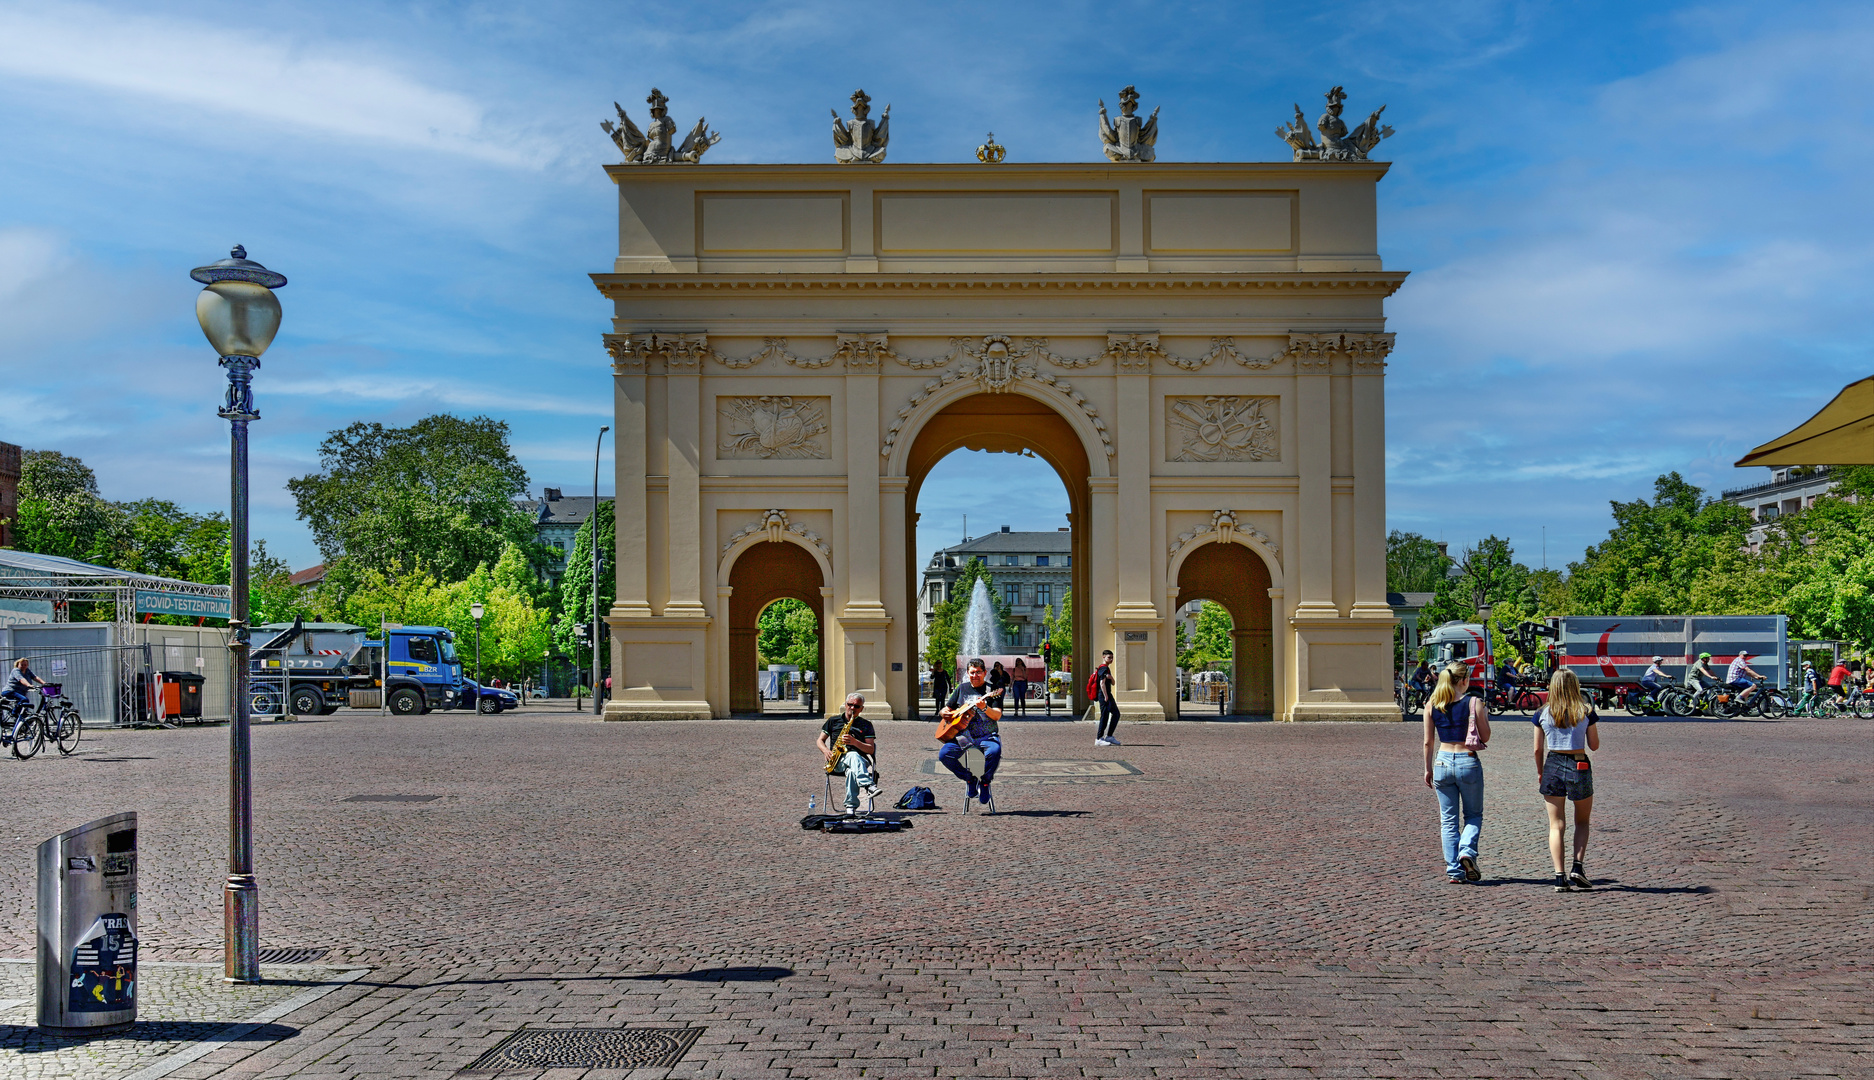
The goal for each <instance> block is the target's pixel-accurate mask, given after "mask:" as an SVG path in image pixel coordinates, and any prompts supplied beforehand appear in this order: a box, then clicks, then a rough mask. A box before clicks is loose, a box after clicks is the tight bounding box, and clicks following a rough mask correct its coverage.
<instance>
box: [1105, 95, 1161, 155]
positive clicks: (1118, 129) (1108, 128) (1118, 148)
mask: <svg viewBox="0 0 1874 1080" xmlns="http://www.w3.org/2000/svg"><path fill="white" fill-rule="evenodd" d="M1138 112H1139V92H1138V91H1137V90H1134V89H1133V88H1132V87H1130V86H1128V87H1126V88H1125V89H1123V90H1121V91H1120V92H1119V119H1118V120H1108V119H1107V118H1106V102H1105V101H1104V100H1102V101H1101V102H1100V149H1102V150H1105V151H1106V156H1107V158H1108V159H1110V160H1112V161H1138V162H1145V161H1152V160H1154V159H1155V158H1157V156H1158V153H1157V151H1155V150H1153V149H1152V147H1153V146H1154V145H1155V144H1156V143H1157V142H1158V110H1157V109H1153V110H1152V116H1151V119H1149V120H1143V121H1141V120H1140V119H1139V116H1138Z"/></svg>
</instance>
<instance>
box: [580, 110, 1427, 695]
mask: <svg viewBox="0 0 1874 1080" xmlns="http://www.w3.org/2000/svg"><path fill="white" fill-rule="evenodd" d="M1134 99H1135V100H1136V95H1134ZM1330 101H1332V98H1331V97H1330ZM854 102H855V110H856V109H857V107H858V106H859V105H860V104H861V103H860V102H859V96H858V95H855V99H854ZM1122 103H1124V99H1123V98H1122ZM653 104H656V102H653ZM1334 115H1335V117H1338V110H1337V109H1336V110H1334ZM624 119H625V118H624V117H623V115H622V110H621V120H624ZM860 119H861V120H864V117H863V116H861V118H860ZM625 122H626V123H627V124H628V123H629V121H628V120H625ZM664 122H665V123H668V121H664ZM1124 122H1131V124H1132V128H1131V131H1130V136H1129V137H1131V138H1132V139H1133V140H1134V142H1137V140H1138V133H1139V130H1140V129H1139V124H1138V118H1136V117H1134V116H1133V115H1132V110H1131V108H1130V107H1128V108H1127V109H1126V112H1125V115H1124V116H1123V117H1122V118H1121V121H1118V122H1115V125H1114V126H1115V127H1120V136H1121V137H1119V138H1117V139H1115V138H1111V137H1109V138H1107V143H1108V145H1107V147H1106V150H1107V155H1106V156H1107V157H1108V158H1109V159H1111V160H1109V161H1105V162H1099V163H1092V164H1017V163H1012V162H1001V163H995V162H996V161H997V159H998V158H999V157H1000V156H1001V155H1000V154H999V153H986V154H984V155H983V157H984V162H979V163H971V164H955V165H952V164H935V165H919V164H890V163H882V162H881V160H868V159H866V158H864V157H862V156H860V155H861V154H862V152H864V151H865V150H866V147H867V146H868V145H869V144H868V143H867V140H868V139H872V140H873V141H874V142H877V143H878V145H879V146H881V147H882V145H883V144H882V142H880V141H878V140H876V138H875V136H874V135H873V134H872V132H871V129H870V128H867V129H865V130H859V129H857V128H854V129H853V130H852V132H851V133H849V137H848V139H847V140H846V142H845V143H844V144H842V145H841V146H840V147H839V148H840V149H841V150H843V151H844V152H845V157H844V158H842V160H841V161H839V162H830V163H828V164H825V165H729V164H724V165H713V164H702V163H700V161H699V160H698V159H699V158H700V156H701V153H702V151H701V150H697V151H695V153H694V154H693V155H692V156H691V157H690V158H689V159H688V160H684V159H681V158H678V159H675V160H672V161H671V163H670V164H668V165H665V166H662V167H655V166H654V167H646V166H645V165H643V164H641V163H639V162H638V161H637V160H636V159H630V157H629V155H630V153H631V148H630V147H629V146H628V145H627V143H626V142H624V141H621V142H620V146H621V148H625V149H626V150H627V156H628V160H630V162H631V163H628V164H624V165H619V166H614V167H611V168H610V169H609V172H610V174H611V176H612V178H613V180H614V181H615V182H616V184H617V187H618V257H617V260H616V262H615V264H614V265H613V267H612V269H611V272H610V273H603V274H596V275H594V280H595V281H596V282H597V284H598V287H599V289H600V290H601V291H602V292H603V293H604V295H605V296H607V297H608V298H610V299H611V300H612V302H613V304H614V316H613V325H612V332H611V333H609V334H607V335H605V344H606V347H607V349H608V350H609V352H610V354H611V357H612V360H613V365H612V383H613V396H614V401H615V406H616V411H617V423H616V430H617V439H618V443H617V490H618V498H617V503H616V512H617V524H618V552H617V554H618V563H617V566H618V592H617V596H618V599H617V603H616V606H614V607H613V608H612V610H611V612H610V615H609V617H608V618H607V620H606V621H607V623H608V624H609V626H610V628H611V633H612V663H613V675H614V681H613V685H614V688H615V689H614V691H613V694H612V698H611V701H610V702H609V703H608V704H607V706H606V716H607V718H609V719H672V718H686V719H687V718H706V717H720V716H728V715H731V714H732V713H735V712H739V711H744V710H747V709H752V708H753V707H754V687H755V616H756V614H758V613H759V612H760V610H761V608H762V607H763V606H765V605H766V604H767V603H769V602H771V601H773V600H774V599H776V598H778V597H782V596H792V597H795V598H797V599H801V600H804V601H806V602H807V603H809V604H810V605H811V606H812V607H813V608H814V609H815V610H816V611H818V612H819V613H820V614H821V627H822V643H823V644H822V648H823V650H824V674H823V676H822V678H823V681H824V684H825V690H826V692H827V695H828V697H830V699H831V700H833V701H838V700H839V695H841V694H843V693H845V692H848V691H852V690H858V691H860V692H862V693H864V694H865V695H866V698H867V699H868V702H869V704H868V713H870V714H871V715H874V716H879V715H884V714H886V713H889V714H890V715H893V716H897V717H904V716H907V715H908V714H909V713H910V711H911V709H912V707H913V705H914V704H915V699H914V696H913V695H914V694H915V692H916V687H917V681H916V680H917V671H918V667H919V657H918V655H917V648H918V645H917V643H918V627H917V625H916V618H917V614H916V613H917V610H918V608H917V603H916V596H915V592H916V590H917V588H918V576H917V572H916V571H917V567H916V566H914V561H915V558H916V555H915V546H916V545H915V508H916V503H917V495H918V489H919V485H920V484H921V483H922V482H923V480H924V478H925V476H926V474H927V473H928V472H929V470H930V468H931V466H932V465H934V464H935V463H936V462H937V461H938V460H939V459H940V458H942V457H943V456H944V455H945V454H947V453H949V452H951V451H953V450H955V449H958V448H961V447H969V448H975V449H987V450H1001V451H1028V452H1032V453H1034V454H1036V455H1038V456H1040V457H1041V458H1043V459H1045V460H1046V461H1047V462H1048V463H1049V464H1051V465H1052V466H1053V467H1054V468H1055V469H1056V470H1057V471H1058V472H1059V473H1060V476H1061V478H1062V480H1063V481H1064V482H1065V484H1066V486H1067V490H1068V496H1069V502H1070V505H1071V510H1072V518H1071V521H1072V527H1073V533H1072V552H1073V559H1072V573H1073V596H1074V604H1073V609H1074V615H1075V619H1076V626H1075V633H1074V653H1075V655H1074V661H1075V663H1074V670H1075V671H1076V672H1080V673H1084V672H1087V671H1089V670H1091V668H1092V665H1093V663H1094V662H1095V658H1097V656H1098V654H1099V651H1100V650H1102V649H1106V648H1110V649H1112V650H1113V651H1114V652H1115V653H1116V654H1117V672H1116V674H1117V678H1118V701H1119V705H1120V708H1121V710H1122V713H1123V714H1124V715H1125V716H1127V718H1129V719H1153V718H1161V717H1165V716H1168V715H1176V712H1177V709H1178V702H1177V695H1176V692H1175V679H1174V661H1173V656H1174V647H1175V642H1174V639H1173V632H1172V630H1173V627H1172V617H1173V614H1174V613H1175V612H1176V610H1177V609H1178V607H1179V606H1180V605H1182V604H1184V603H1186V602H1188V601H1189V600H1192V599H1196V598H1203V599H1211V600H1215V601H1217V602H1219V603H1222V604H1224V605H1225V607H1226V608H1228V610H1229V611H1230V614H1231V616H1232V618H1233V619H1234V622H1235V634H1236V645H1237V657H1238V663H1237V682H1238V686H1237V698H1238V702H1239V706H1238V711H1241V712H1264V713H1270V714H1273V715H1274V716H1276V717H1277V718H1279V719H1287V720H1312V719H1358V720H1396V719H1398V717H1399V712H1398V710H1397V709H1396V708H1395V707H1393V705H1392V680H1391V668H1392V665H1391V642H1392V625H1393V618H1392V613H1391V610H1390V609H1389V607H1388V606H1387V603H1386V568H1385V535H1384V533H1385V517H1386V502H1385V480H1386V461H1385V391H1384V375H1385V367H1386V357H1387V354H1388V353H1389V352H1390V350H1391V347H1392V336H1391V335H1390V334H1388V333H1386V330H1385V317H1384V311H1383V303H1384V300H1385V298H1386V297H1387V296H1389V295H1391V294H1392V292H1393V291H1394V290H1395V289H1397V288H1398V287H1399V285H1400V283H1401V282H1402V281H1403V280H1404V277H1405V275H1404V274H1403V273H1399V272H1394V271H1387V270H1385V269H1383V268H1382V266H1381V262H1380V256H1379V251H1378V239H1377V229H1376V214H1375V187H1376V185H1377V184H1378V182H1379V180H1380V179H1381V177H1382V176H1384V175H1385V172H1386V166H1385V165H1383V164H1377V163H1370V162H1367V161H1364V160H1325V159H1324V158H1331V157H1332V156H1333V155H1331V154H1324V153H1320V152H1316V151H1314V150H1312V149H1310V150H1308V151H1304V150H1303V149H1302V147H1301V145H1300V143H1299V142H1296V140H1295V139H1293V138H1291V142H1296V147H1297V149H1296V152H1295V158H1296V160H1295V161H1292V162H1281V163H1253V164H1180V163H1169V162H1162V161H1152V160H1150V158H1151V155H1150V153H1149V140H1148V141H1147V142H1146V143H1145V147H1146V150H1145V152H1144V153H1143V154H1142V153H1141V151H1140V150H1139V149H1138V148H1136V147H1133V148H1128V147H1127V146H1126V145H1124V143H1125V138H1126V137H1127V132H1126V130H1125V129H1124V128H1123V126H1122V125H1123V123H1124ZM1327 123H1328V118H1326V117H1324V118H1323V125H1324V127H1323V129H1322V130H1323V133H1324V135H1326V134H1328V132H1329V129H1328V128H1327V127H1326V126H1325V125H1326V124H1327ZM1102 127H1103V136H1104V135H1105V132H1106V131H1108V130H1111V129H1109V128H1107V126H1106V121H1105V118H1104V116H1102ZM699 130H701V125H699ZM1153 130H1154V131H1155V128H1154V129H1153ZM1341 130H1342V131H1343V132H1344V130H1345V129H1344V127H1343V128H1342V129H1341ZM1148 134H1150V132H1148ZM1302 134H1303V135H1304V136H1305V135H1306V134H1307V133H1306V132H1305V131H1304V132H1302ZM614 137H615V138H618V137H619V136H618V135H616V134H615V136H614ZM1285 137H1286V136H1285ZM713 138H714V136H709V135H708V134H707V132H704V133H703V135H702V136H696V135H693V137H692V140H691V141H686V142H685V144H684V145H685V146H686V147H688V146H691V145H692V143H693V142H701V143H702V144H703V146H702V148H703V149H704V150H706V149H707V148H708V145H713V142H709V141H708V140H710V139H713ZM855 140H856V142H855ZM839 141H840V137H839V134H838V133H837V132H836V133H835V142H836V143H839ZM1374 141H1377V137H1375V138H1374ZM854 145H857V146H858V147H859V149H858V150H854V149H853V146H854ZM1311 146H1312V144H1311ZM1115 147H1117V153H1118V154H1120V155H1121V156H1115V153H1116V150H1115ZM667 149H668V148H667ZM882 157H883V154H882V152H881V153H879V154H878V155H877V158H878V159H882ZM1075 681H1076V682H1079V681H1080V680H1078V679H1076V680H1075ZM1075 692H1076V694H1078V693H1079V690H1078V688H1076V691H1075ZM1081 704H1082V705H1084V702H1082V703H1081Z"/></svg>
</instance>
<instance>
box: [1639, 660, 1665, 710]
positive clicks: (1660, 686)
mask: <svg viewBox="0 0 1874 1080" xmlns="http://www.w3.org/2000/svg"><path fill="white" fill-rule="evenodd" d="M1665 662H1666V658H1665V657H1663V656H1655V657H1653V663H1652V666H1650V667H1648V668H1647V669H1646V674H1644V675H1642V676H1640V689H1642V690H1644V691H1646V698H1647V700H1648V701H1654V702H1656V701H1658V700H1659V692H1660V691H1661V690H1664V689H1665V688H1666V687H1668V686H1670V685H1672V676H1670V675H1668V674H1666V669H1665V668H1662V667H1660V666H1659V665H1661V664H1663V663H1665Z"/></svg>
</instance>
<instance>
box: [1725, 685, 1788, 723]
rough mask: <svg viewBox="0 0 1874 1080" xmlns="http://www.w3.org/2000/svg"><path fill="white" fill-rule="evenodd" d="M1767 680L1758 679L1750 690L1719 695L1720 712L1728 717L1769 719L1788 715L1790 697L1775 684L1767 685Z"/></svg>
mask: <svg viewBox="0 0 1874 1080" xmlns="http://www.w3.org/2000/svg"><path fill="white" fill-rule="evenodd" d="M1766 681H1767V680H1764V679H1758V680H1756V681H1755V682H1753V683H1752V684H1751V686H1750V689H1748V690H1744V691H1739V692H1737V693H1734V694H1721V695H1719V697H1718V712H1719V714H1720V715H1722V716H1724V717H1726V718H1733V717H1738V716H1761V717H1763V718H1765V719H1767V720H1776V719H1780V718H1782V717H1785V716H1788V715H1789V699H1788V698H1785V697H1784V696H1783V691H1781V690H1778V689H1777V688H1775V687H1773V686H1765V685H1764V683H1765V682H1766ZM1745 694H1749V695H1750V696H1749V698H1745V696H1744V695H1745Z"/></svg>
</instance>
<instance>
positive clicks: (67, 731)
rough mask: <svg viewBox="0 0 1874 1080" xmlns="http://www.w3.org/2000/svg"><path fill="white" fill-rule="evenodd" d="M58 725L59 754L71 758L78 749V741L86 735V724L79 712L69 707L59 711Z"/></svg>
mask: <svg viewBox="0 0 1874 1080" xmlns="http://www.w3.org/2000/svg"><path fill="white" fill-rule="evenodd" d="M58 725H59V727H58V734H57V739H58V744H59V753H60V754H61V755H64V756H67V757H69V756H70V755H71V753H72V751H74V750H76V749H78V739H79V737H80V736H81V735H83V734H84V730H85V722H84V720H83V719H81V718H80V717H79V715H78V710H77V709H74V708H72V707H71V706H69V705H68V706H66V707H65V708H63V709H60V710H59V713H58Z"/></svg>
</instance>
